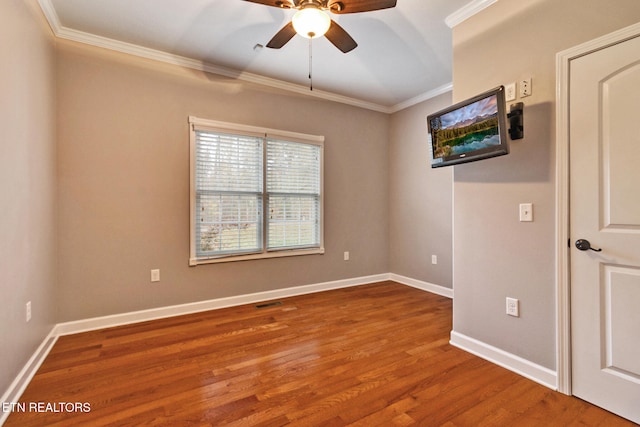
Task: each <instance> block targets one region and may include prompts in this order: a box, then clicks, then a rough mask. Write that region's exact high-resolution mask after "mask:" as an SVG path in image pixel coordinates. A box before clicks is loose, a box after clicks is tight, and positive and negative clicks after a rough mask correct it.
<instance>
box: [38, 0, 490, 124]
mask: <svg viewBox="0 0 640 427" xmlns="http://www.w3.org/2000/svg"><path fill="white" fill-rule="evenodd" d="M494 1H496V0H473V1H471V0H428V1H427V0H398V3H397V6H396V7H395V8H393V9H385V10H380V11H375V12H366V13H356V14H342V15H332V18H333V19H334V20H335V21H336V22H338V23H339V24H340V25H341V26H342V27H343V28H344V29H345V30H346V31H347V32H348V33H349V34H350V35H351V36H352V37H353V38H354V39H355V40H356V42H357V43H358V47H357V48H356V49H355V50H353V51H351V52H349V53H347V54H344V53H342V52H340V51H339V50H338V49H336V48H335V47H334V46H333V45H332V44H331V43H330V42H329V41H328V40H327V39H325V38H324V37H323V38H320V39H315V40H314V41H313V61H312V64H313V65H312V67H313V88H314V90H313V93H312V95H315V96H320V97H324V98H329V99H335V100H339V101H342V102H346V103H350V104H354V105H361V106H364V107H367V108H371V109H374V110H379V111H387V112H389V111H397V110H399V109H401V108H403V107H406V106H408V105H411V104H413V103H415V102H419V101H421V100H423V99H426V98H428V97H430V96H435V95H437V94H439V93H442V92H444V91H446V90H448V89H450V87H451V80H452V76H451V68H452V67H451V66H452V42H451V28H450V25H454V24H455V23H456V22H460V21H461V20H463V19H466V18H467V17H468V16H470V15H471V14H473V13H475V12H477V11H478V10H481V9H482V8H484V7H486V6H488V5H489V4H491V3H493V2H494ZM40 4H41V6H42V9H43V11H44V13H45V15H46V16H47V19H48V20H49V22H50V24H51V26H52V28H53V30H54V32H55V33H56V35H57V36H59V37H62V38H68V39H75V40H77V41H82V42H85V43H90V44H95V45H98V46H102V47H107V48H112V49H116V50H121V51H126V52H128V53H136V54H141V55H142V56H149V57H155V58H156V59H161V60H168V61H169V62H175V63H180V64H182V65H186V66H197V67H201V68H203V69H206V70H207V71H212V72H216V73H219V74H223V75H226V76H229V77H234V78H240V79H245V80H253V81H258V82H261V83H265V84H270V85H272V86H279V87H284V88H285V89H289V90H295V91H298V92H301V91H305V92H308V91H309V79H308V74H309V41H308V39H305V38H302V37H300V36H295V37H294V38H293V39H292V40H291V41H290V42H289V43H288V44H287V45H285V46H284V47H283V48H282V49H279V50H276V49H269V48H266V47H265V48H259V47H257V48H256V45H257V44H260V45H266V44H267V42H268V41H269V40H270V39H271V37H272V36H273V35H274V34H275V33H276V32H277V31H278V30H280V28H282V27H283V26H284V25H285V24H286V23H287V22H288V21H289V20H290V19H291V16H292V15H293V13H294V11H291V10H283V9H278V8H275V7H269V6H264V5H260V4H255V3H251V2H248V1H243V0H188V1H185V0H40ZM445 20H446V21H447V22H445Z"/></svg>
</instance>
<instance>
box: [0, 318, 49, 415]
mask: <svg viewBox="0 0 640 427" xmlns="http://www.w3.org/2000/svg"><path fill="white" fill-rule="evenodd" d="M54 330H55V327H54V328H53V329H52V330H51V332H49V335H47V336H46V337H45V339H44V340H43V341H42V343H41V344H40V346H38V348H37V349H36V351H35V352H34V353H33V355H32V356H31V358H30V359H29V360H28V361H27V363H26V364H25V365H24V367H23V368H22V370H21V371H20V372H19V373H18V376H17V377H16V378H15V379H14V380H13V382H12V383H11V385H10V386H9V388H8V389H7V391H6V392H5V393H4V395H2V397H0V402H7V403H12V402H18V401H19V400H20V396H22V393H24V390H25V389H26V388H27V386H28V385H29V383H30V382H31V379H32V378H33V376H34V375H35V374H36V372H37V371H38V369H39V368H40V365H42V362H44V359H45V358H46V357H47V355H48V354H49V351H51V348H52V347H53V345H54V344H55V343H56V341H57V340H58V336H57V335H55V334H54ZM9 415H11V412H10V411H8V412H4V411H0V426H1V425H3V424H4V422H5V421H6V420H7V418H8V417H9Z"/></svg>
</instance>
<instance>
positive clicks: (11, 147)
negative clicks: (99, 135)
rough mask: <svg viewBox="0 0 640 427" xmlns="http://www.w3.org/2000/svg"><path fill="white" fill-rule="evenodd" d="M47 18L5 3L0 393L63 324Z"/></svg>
mask: <svg viewBox="0 0 640 427" xmlns="http://www.w3.org/2000/svg"><path fill="white" fill-rule="evenodd" d="M41 15H42V14H41V12H40V11H39V8H38V6H37V3H36V2H35V1H24V0H3V1H1V2H0V28H2V37H0V58H2V65H1V66H0V361H1V362H0V393H4V391H5V390H6V389H7V388H8V386H9V384H10V383H11V382H12V381H13V379H14V378H15V377H16V376H17V374H18V372H19V371H20V369H22V367H23V366H24V364H25V363H26V361H27V360H28V359H29V357H30V356H31V355H32V354H33V352H34V351H35V350H36V348H37V347H38V346H39V345H40V343H41V342H42V341H43V339H44V337H45V336H46V335H47V334H48V333H49V332H50V331H51V328H52V327H53V324H54V323H55V319H54V307H55V306H54V302H55V284H56V151H55V150H56V146H55V55H54V49H53V37H52V35H51V33H50V31H49V29H48V26H47V24H46V22H44V20H43V18H42V16H41ZM27 301H31V303H32V310H33V312H32V316H33V317H32V319H31V321H30V322H29V323H26V320H25V305H26V303H27Z"/></svg>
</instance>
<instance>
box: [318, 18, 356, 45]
mask: <svg viewBox="0 0 640 427" xmlns="http://www.w3.org/2000/svg"><path fill="white" fill-rule="evenodd" d="M324 36H325V37H326V38H327V39H328V40H329V41H330V42H331V43H333V45H334V46H335V47H337V48H338V49H340V50H341V51H342V52H343V53H347V52H351V51H352V50H353V49H355V48H356V47H357V46H358V43H356V41H355V40H354V39H352V38H351V36H350V35H349V33H347V32H346V31H345V30H344V28H342V27H341V26H340V25H338V23H337V22H336V21H334V20H333V19H332V20H331V26H330V27H329V30H328V31H327V32H326V34H325V35H324Z"/></svg>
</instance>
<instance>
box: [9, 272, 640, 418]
mask: <svg viewBox="0 0 640 427" xmlns="http://www.w3.org/2000/svg"><path fill="white" fill-rule="evenodd" d="M451 317H452V313H451V301H450V300H449V299H448V298H444V297H440V296H437V295H433V294H430V293H427V292H423V291H420V290H417V289H413V288H410V287H406V286H403V285H399V284H396V283H393V282H383V283H377V284H372V285H365V286H359V287H355V288H348V289H342V290H335V291H329V292H323V293H318V294H312V295H305V296H300V297H294V298H288V299H283V300H281V304H279V305H273V306H267V307H265V308H256V306H255V305H247V306H241V307H234V308H228V309H223V310H215V311H209V312H204V313H198V314H193V315H186V316H179V317H174V318H170V319H162V320H157V321H152V322H145V323H139V324H135V325H128V326H122V327H117V328H111V329H104V330H99V331H93V332H87V333H82V334H78V335H73V336H64V337H61V338H60V339H59V340H58V342H57V343H56V344H55V346H54V348H53V349H52V351H51V353H50V354H49V356H48V357H47V359H46V360H45V362H44V363H43V365H42V366H41V368H40V370H39V371H38V373H37V374H36V376H35V377H34V378H33V380H32V382H31V384H30V385H29V386H28V387H27V389H26V390H25V393H24V394H23V396H22V399H21V403H22V404H24V409H25V410H24V411H20V410H14V412H13V413H12V414H11V415H10V416H9V418H8V420H7V422H6V426H21V427H22V426H45V425H46V426H69V425H74V426H75V425H90V426H103V425H109V426H122V425H127V426H137V425H149V426H154V425H171V426H190V425H195V426H209V425H210V426H222V425H228V426H283V425H292V426H344V425H352V426H367V427H369V426H378V425H379V426H411V425H419V426H440V425H443V426H480V425H486V426H523V425H524V426H529V425H530V426H554V425H556V426H570V425H586V426H623V425H634V424H632V423H630V422H628V421H625V420H623V419H622V418H619V417H617V416H615V415H612V414H610V413H608V412H606V411H604V410H602V409H600V408H597V407H595V406H593V405H590V404H588V403H586V402H583V401H581V400H579V399H576V398H573V397H569V396H565V395H563V394H560V393H557V392H554V391H552V390H550V389H547V388H546V387H543V386H541V385H538V384H536V383H534V382H532V381H530V380H528V379H526V378H523V377H521V376H519V375H516V374H514V373H512V372H510V371H508V370H506V369H503V368H501V367H499V366H496V365H494V364H492V363H489V362H486V361H484V360H482V359H480V358H478V357H475V356H473V355H471V354H469V353H466V352H464V351H462V350H459V349H457V348H455V347H452V346H451V345H449V344H448V341H449V332H450V331H451ZM38 402H41V405H42V406H40V407H38V406H37V404H38ZM60 402H68V404H66V405H63V404H60ZM47 403H48V404H50V406H49V407H47V406H46V404H47ZM15 409H20V408H15ZM37 409H40V410H43V411H44V412H42V411H41V412H36V410H37ZM56 410H57V411H58V412H54V411H56Z"/></svg>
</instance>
